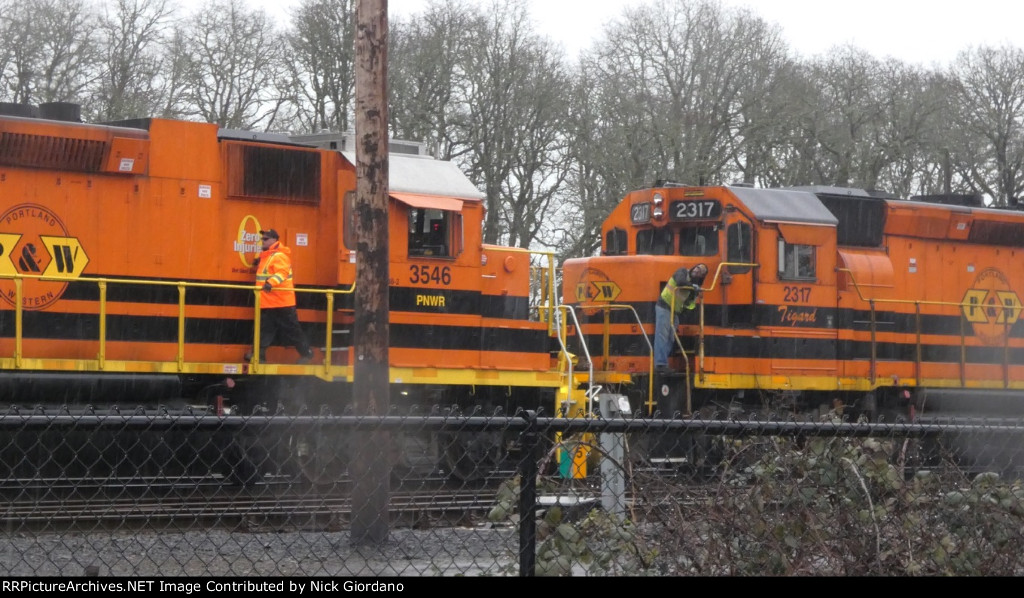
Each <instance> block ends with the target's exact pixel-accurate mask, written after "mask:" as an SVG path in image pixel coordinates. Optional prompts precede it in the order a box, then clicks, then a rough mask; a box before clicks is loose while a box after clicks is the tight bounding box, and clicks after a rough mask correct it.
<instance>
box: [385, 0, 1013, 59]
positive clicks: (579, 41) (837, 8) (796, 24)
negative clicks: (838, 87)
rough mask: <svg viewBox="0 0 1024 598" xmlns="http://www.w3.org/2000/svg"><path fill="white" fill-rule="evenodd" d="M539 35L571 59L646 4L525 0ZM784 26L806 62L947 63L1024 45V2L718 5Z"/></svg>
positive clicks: (864, 0)
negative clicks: (840, 51) (847, 58)
mask: <svg viewBox="0 0 1024 598" xmlns="http://www.w3.org/2000/svg"><path fill="white" fill-rule="evenodd" d="M528 1H529V2H530V6H531V13H532V14H533V18H534V20H535V21H536V25H537V29H538V31H540V32H541V33H543V34H544V35H547V36H548V37H551V38H552V39H554V40H555V41H557V42H559V43H561V44H562V45H563V46H564V47H565V49H566V52H568V53H569V54H570V55H575V54H576V53H577V52H578V51H579V50H580V49H581V48H584V47H586V46H588V45H589V44H590V42H591V39H592V32H596V31H600V29H601V27H602V26H603V25H604V24H605V23H607V22H609V21H611V20H614V19H616V18H617V17H618V16H619V15H621V13H622V9H623V7H624V6H627V5H639V4H643V3H645V2H646V1H647V0H528ZM722 3H723V4H724V5H727V6H740V7H742V6H746V7H749V8H750V9H751V10H752V11H753V12H754V13H755V14H757V15H760V16H761V17H763V18H764V19H765V20H766V21H769V22H774V23H777V24H778V25H779V26H781V27H782V30H783V35H784V37H785V39H786V41H787V42H788V43H789V45H790V47H791V48H792V49H793V51H794V52H795V53H797V54H799V55H801V56H804V57H809V56H813V55H815V54H820V53H823V52H825V51H827V50H828V49H829V48H830V47H832V46H834V45H842V44H845V43H849V44H852V45H854V46H856V47H859V48H863V49H864V50H867V51H868V52H870V53H871V54H873V55H875V56H877V57H878V58H885V57H887V56H893V57H895V58H899V59H901V60H904V61H906V62H910V63H918V64H922V65H924V66H931V65H932V64H933V63H937V64H940V65H945V64H947V63H948V62H949V61H950V60H951V59H953V57H955V56H956V54H957V53H959V52H960V51H961V50H964V49H966V48H967V47H968V46H971V45H974V46H977V45H983V44H985V45H994V46H998V45H1001V44H1004V43H1005V44H1010V45H1013V46H1017V47H1024V1H1021V0H855V1H845V2H831V1H829V0H722ZM426 5H427V0H388V11H389V13H390V14H391V15H396V14H399V15H403V16H405V15H409V14H411V13H415V12H422V10H423V8H424V7H425V6H426Z"/></svg>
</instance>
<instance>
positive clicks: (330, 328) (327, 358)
mask: <svg viewBox="0 0 1024 598" xmlns="http://www.w3.org/2000/svg"><path fill="white" fill-rule="evenodd" d="M324 324H325V326H326V328H327V334H326V336H327V338H326V339H324V374H325V375H326V374H328V373H330V370H331V351H333V350H334V347H333V343H332V342H331V341H332V340H333V337H334V290H333V289H332V290H331V291H330V292H328V293H327V317H326V319H325V322H324Z"/></svg>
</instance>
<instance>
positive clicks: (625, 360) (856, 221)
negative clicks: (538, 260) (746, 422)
mask: <svg viewBox="0 0 1024 598" xmlns="http://www.w3.org/2000/svg"><path fill="white" fill-rule="evenodd" d="M879 195H880V194H877V193H868V192H865V191H863V190H857V189H845V188H830V187H804V188H793V189H755V188H750V187H741V186H732V187H692V186H682V185H674V184H666V183H661V184H658V185H656V186H655V188H651V189H644V190H639V191H634V192H632V193H629V194H628V195H627V196H626V197H625V199H623V201H622V202H621V203H620V204H619V205H618V206H617V207H616V209H615V210H614V211H613V212H612V214H611V215H610V216H609V217H608V218H607V220H606V221H605V222H604V225H603V227H602V237H603V238H602V250H601V255H600V256H596V257H590V258H580V259H572V260H568V261H566V262H565V264H564V266H563V281H564V289H563V295H564V297H563V300H564V302H565V304H566V305H572V306H573V307H574V308H575V309H576V311H577V313H578V314H579V316H578V317H579V318H580V321H581V325H580V329H581V330H580V331H581V332H582V334H583V338H584V339H585V340H586V342H587V351H588V353H589V355H590V356H591V358H592V361H593V369H594V374H593V378H594V380H593V382H594V383H597V384H601V385H604V386H605V387H618V388H620V389H621V390H622V391H623V394H628V395H630V396H631V397H633V399H634V402H633V406H634V408H636V407H637V406H638V405H639V404H640V403H641V402H642V403H643V409H644V411H645V412H646V413H647V414H653V413H655V412H659V413H660V414H661V415H663V416H671V415H672V414H674V413H676V414H683V415H689V414H697V413H700V414H702V415H704V416H712V415H715V416H723V415H736V414H739V413H749V412H751V411H755V410H756V412H758V413H761V414H762V415H765V414H767V415H773V416H787V417H788V416H794V415H797V416H800V417H811V416H814V417H817V416H822V415H826V414H827V413H829V412H830V411H831V410H837V411H839V412H840V413H842V414H843V415H846V416H851V415H852V416H866V417H868V418H870V419H872V420H877V419H884V420H885V421H893V419H894V418H905V419H913V418H920V417H921V416H922V415H923V414H924V413H930V412H945V413H948V412H950V411H953V410H955V411H956V412H958V413H961V414H962V413H965V412H971V413H978V414H985V413H988V414H992V413H995V412H996V410H1000V409H1002V408H1004V407H1007V406H1011V405H1013V401H1015V400H1016V399H1024V324H1022V323H1021V318H1020V315H1021V298H1022V297H1024V260H1022V257H1024V212H1019V211H1012V210H1000V209H989V208H984V207H980V202H978V201H966V202H960V203H959V205H958V204H957V201H956V200H958V199H963V198H960V197H954V196H949V197H928V198H914V199H916V200H915V201H907V200H898V199H895V198H891V197H882V196H879ZM969 204H973V205H969ZM698 263H704V264H706V265H707V266H708V267H709V270H710V274H709V275H708V277H707V279H706V281H705V282H704V284H703V291H702V293H701V299H700V300H699V302H698V305H697V309H694V310H693V311H688V312H684V313H683V315H682V317H681V320H680V326H679V327H678V329H677V332H678V338H677V339H676V341H677V347H676V354H675V355H674V356H673V357H672V358H671V363H670V366H671V370H672V371H671V372H670V373H668V374H667V375H665V376H655V375H654V370H653V368H652V363H651V359H650V357H651V340H650V339H651V338H652V335H653V323H654V315H653V312H654V304H655V301H656V299H657V297H658V295H659V293H660V292H661V289H662V286H663V285H664V284H665V281H666V279H667V278H668V277H669V276H670V275H671V274H672V273H673V272H674V271H675V270H676V269H677V268H679V267H680V266H688V267H689V266H693V265H695V264H698ZM1022 411H1024V403H1020V404H1019V405H1016V412H1017V413H1021V412H1022ZM1002 412H1003V411H1000V413H1002Z"/></svg>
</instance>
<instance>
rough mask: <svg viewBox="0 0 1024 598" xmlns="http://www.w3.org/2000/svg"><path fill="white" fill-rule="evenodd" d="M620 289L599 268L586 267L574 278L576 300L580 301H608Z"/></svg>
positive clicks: (613, 298)
mask: <svg viewBox="0 0 1024 598" xmlns="http://www.w3.org/2000/svg"><path fill="white" fill-rule="evenodd" d="M621 292H622V289H621V288H619V285H617V284H615V283H614V282H613V281H612V280H610V279H609V278H608V276H607V275H606V274H605V273H604V272H601V271H600V270H595V269H594V268H587V269H586V270H584V271H583V273H582V274H580V277H579V278H577V279H576V301H578V302H580V303H598V302H602V303H610V302H612V301H615V298H616V297H618V296H619V293H621Z"/></svg>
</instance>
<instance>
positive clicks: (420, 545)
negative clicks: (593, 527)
mask: <svg viewBox="0 0 1024 598" xmlns="http://www.w3.org/2000/svg"><path fill="white" fill-rule="evenodd" d="M0 545H2V548H0V574H2V575H5V576H11V577H14V576H19V577H20V576H28V577H35V576H62V577H70V576H81V575H87V574H98V575H100V576H161V577H164V576H185V575H187V576H211V577H222V576H228V577H230V576H249V577H252V576H286V575H296V576H360V577H367V576H370V577H372V576H514V575H517V568H518V567H517V565H518V560H517V559H518V557H517V556H516V547H517V546H518V535H517V531H516V530H515V529H514V528H489V527H488V528H484V527H481V528H445V529H440V528H439V529H429V530H411V529H398V530H393V531H392V532H391V534H390V537H389V539H388V541H387V542H386V543H385V545H384V546H382V547H379V548H368V547H365V546H363V547H355V546H351V545H350V543H349V535H348V533H347V532H302V531H298V532H258V533H242V532H228V531H223V532H222V531H184V532H181V533H175V532H165V531H161V532H151V531H135V532H127V531H124V532H122V531H114V532H109V531H108V532H102V533H76V534H70V533H63V534H56V533H53V534H49V533H39V534H32V535H28V534H21V533H14V534H11V533H8V534H5V535H4V541H3V542H2V543H0Z"/></svg>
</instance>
